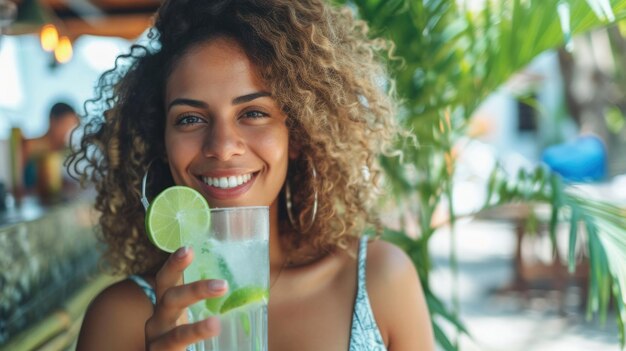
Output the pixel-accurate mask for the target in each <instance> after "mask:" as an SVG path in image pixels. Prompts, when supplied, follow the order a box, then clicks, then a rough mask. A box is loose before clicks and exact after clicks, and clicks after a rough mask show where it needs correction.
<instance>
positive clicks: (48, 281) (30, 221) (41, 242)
mask: <svg viewBox="0 0 626 351" xmlns="http://www.w3.org/2000/svg"><path fill="white" fill-rule="evenodd" d="M96 223H97V214H96V212H95V211H94V210H93V196H90V195H89V194H81V196H78V197H75V198H73V199H71V200H66V201H62V202H59V203H55V204H52V205H41V204H39V203H38V202H37V201H36V200H34V199H28V198H25V199H24V200H23V201H22V203H21V204H20V207H19V208H18V207H16V208H14V209H11V210H8V211H6V212H5V213H3V214H2V215H0V346H2V344H3V343H5V342H7V340H9V339H10V338H11V337H12V336H14V335H16V334H17V333H19V332H20V331H22V330H24V329H25V328H26V327H28V326H29V325H32V324H33V323H36V322H37V321H38V320H40V319H41V318H43V317H45V316H46V314H47V313H49V312H50V311H52V310H54V309H55V308H57V307H58V306H59V305H60V304H62V303H63V301H64V300H65V299H67V298H68V297H69V296H70V295H71V294H72V292H74V291H75V290H77V289H78V288H80V287H81V286H82V284H83V283H84V282H85V281H86V280H87V279H88V278H89V277H90V276H92V275H94V274H95V273H96V272H97V267H98V262H99V258H100V256H101V254H100V252H101V249H100V247H99V244H98V241H97V240H96V237H95V232H94V226H95V225H96Z"/></svg>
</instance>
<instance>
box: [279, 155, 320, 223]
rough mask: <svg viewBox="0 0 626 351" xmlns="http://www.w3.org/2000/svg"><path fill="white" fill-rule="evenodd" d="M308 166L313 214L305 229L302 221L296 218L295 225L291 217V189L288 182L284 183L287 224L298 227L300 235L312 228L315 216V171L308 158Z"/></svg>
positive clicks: (292, 216)
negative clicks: (311, 179)
mask: <svg viewBox="0 0 626 351" xmlns="http://www.w3.org/2000/svg"><path fill="white" fill-rule="evenodd" d="M307 159H308V162H307V163H308V164H309V165H310V166H311V173H312V174H313V183H314V184H313V189H314V190H313V191H314V192H313V212H312V215H311V221H310V222H309V224H308V225H307V226H306V227H305V226H304V225H303V224H302V221H300V219H299V218H298V223H297V224H296V220H295V216H294V215H293V205H292V203H291V187H290V186H289V181H288V180H287V181H286V182H285V205H286V207H287V216H288V217H289V222H291V225H292V226H293V227H294V228H295V229H298V227H299V228H300V232H301V233H306V232H308V231H309V230H310V229H311V227H313V223H314V222H315V216H316V215H317V171H316V170H315V166H314V165H313V162H311V159H310V158H308V157H307Z"/></svg>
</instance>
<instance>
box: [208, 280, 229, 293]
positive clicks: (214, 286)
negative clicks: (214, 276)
mask: <svg viewBox="0 0 626 351" xmlns="http://www.w3.org/2000/svg"><path fill="white" fill-rule="evenodd" d="M208 285H209V290H211V291H222V290H224V289H226V281H225V280H211V281H209V282H208Z"/></svg>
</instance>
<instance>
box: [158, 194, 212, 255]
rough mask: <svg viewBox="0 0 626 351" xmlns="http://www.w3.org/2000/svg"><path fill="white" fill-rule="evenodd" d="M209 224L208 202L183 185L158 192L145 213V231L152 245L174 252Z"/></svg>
mask: <svg viewBox="0 0 626 351" xmlns="http://www.w3.org/2000/svg"><path fill="white" fill-rule="evenodd" d="M210 224H211V214H210V212H209V204H208V203H207V201H206V199H205V198H204V196H202V194H200V193H199V192H198V191H196V190H194V189H192V188H190V187H186V186H172V187H169V188H167V189H165V190H163V191H162V192H161V193H160V194H159V195H157V197H156V198H154V200H152V203H151V204H150V206H148V211H147V212H146V233H147V234H148V239H150V241H151V242H152V244H154V246H156V247H158V248H159V249H161V250H163V251H165V252H170V253H171V252H174V251H176V250H177V249H178V248H180V247H181V246H183V244H184V243H188V242H190V241H191V239H192V237H194V236H197V235H204V233H205V232H206V231H207V230H208V229H209V225H210Z"/></svg>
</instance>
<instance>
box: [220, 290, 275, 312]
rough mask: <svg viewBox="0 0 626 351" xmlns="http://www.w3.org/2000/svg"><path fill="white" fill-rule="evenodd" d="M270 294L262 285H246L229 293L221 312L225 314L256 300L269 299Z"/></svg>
mask: <svg viewBox="0 0 626 351" xmlns="http://www.w3.org/2000/svg"><path fill="white" fill-rule="evenodd" d="M268 295H269V294H268V291H267V289H265V288H262V287H260V286H244V287H243V288H239V289H236V290H234V291H233V292H232V293H231V294H230V295H228V298H226V301H224V303H223V304H222V307H221V308H220V313H221V314H224V313H227V312H229V311H232V310H234V309H236V308H239V307H243V306H245V305H248V304H252V303H255V302H260V301H267V298H268Z"/></svg>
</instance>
